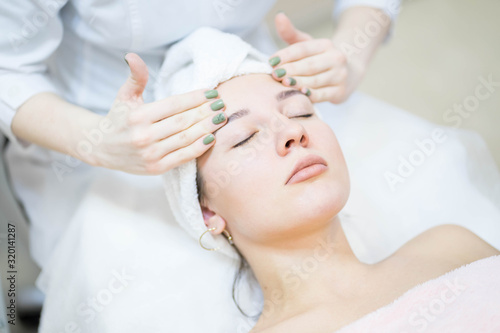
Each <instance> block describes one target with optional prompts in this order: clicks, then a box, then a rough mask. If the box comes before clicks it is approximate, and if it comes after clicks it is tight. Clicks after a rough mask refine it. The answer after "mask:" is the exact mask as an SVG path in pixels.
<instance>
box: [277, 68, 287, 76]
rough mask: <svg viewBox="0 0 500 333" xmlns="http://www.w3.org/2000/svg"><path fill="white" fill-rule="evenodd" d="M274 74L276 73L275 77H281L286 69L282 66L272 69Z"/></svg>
mask: <svg viewBox="0 0 500 333" xmlns="http://www.w3.org/2000/svg"><path fill="white" fill-rule="evenodd" d="M274 74H276V76H277V77H283V76H284V75H285V74H286V70H284V69H283V68H278V69H277V70H275V71H274Z"/></svg>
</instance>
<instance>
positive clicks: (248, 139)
mask: <svg viewBox="0 0 500 333" xmlns="http://www.w3.org/2000/svg"><path fill="white" fill-rule="evenodd" d="M312 115H313V114H312V113H311V114H304V115H301V116H296V117H292V118H309V117H311V116H312ZM255 134H257V132H255V133H253V134H252V135H250V136H249V137H248V138H246V139H245V140H243V141H241V142H239V143H237V144H235V145H234V146H233V148H236V147H240V146H243V145H244V144H245V143H247V142H248V141H250V139H251V138H253V137H254V135H255Z"/></svg>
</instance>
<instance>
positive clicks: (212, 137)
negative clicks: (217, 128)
mask: <svg viewBox="0 0 500 333" xmlns="http://www.w3.org/2000/svg"><path fill="white" fill-rule="evenodd" d="M214 140H215V137H214V135H213V134H209V135H207V136H206V137H205V138H204V139H203V144H206V145H208V144H209V143H210V142H212V141H214Z"/></svg>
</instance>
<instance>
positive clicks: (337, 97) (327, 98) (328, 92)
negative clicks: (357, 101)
mask: <svg viewBox="0 0 500 333" xmlns="http://www.w3.org/2000/svg"><path fill="white" fill-rule="evenodd" d="M303 89H304V88H303ZM306 89H307V88H306ZM310 91H311V94H310V95H309V99H310V100H311V102H313V103H321V102H331V103H334V104H339V103H342V102H343V101H345V100H346V99H347V96H346V90H345V86H343V85H342V86H333V87H324V88H319V89H310Z"/></svg>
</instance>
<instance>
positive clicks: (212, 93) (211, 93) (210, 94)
mask: <svg viewBox="0 0 500 333" xmlns="http://www.w3.org/2000/svg"><path fill="white" fill-rule="evenodd" d="M217 96H219V92H218V91H217V90H215V89H212V90H207V91H205V97H206V98H207V99H210V98H215V97H217Z"/></svg>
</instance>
